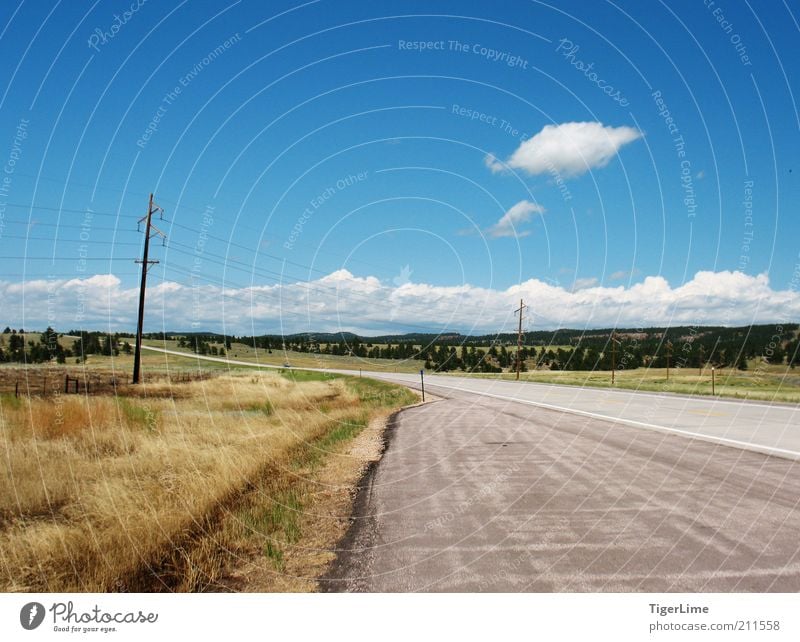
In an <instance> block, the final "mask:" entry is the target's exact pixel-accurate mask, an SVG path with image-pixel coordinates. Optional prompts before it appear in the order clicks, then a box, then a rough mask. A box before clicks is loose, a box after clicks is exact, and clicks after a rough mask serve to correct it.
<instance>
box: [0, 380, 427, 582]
mask: <svg viewBox="0 0 800 642" xmlns="http://www.w3.org/2000/svg"><path fill="white" fill-rule="evenodd" d="M414 401H416V395H414V394H413V393H411V392H410V391H408V390H407V389H405V388H400V387H396V386H391V385H388V384H384V383H380V382H374V381H369V380H368V379H358V378H349V377H338V376H330V375H327V374H321V373H301V372H287V373H283V374H280V373H265V372H253V371H244V372H239V373H225V372H222V371H220V372H219V376H216V377H214V378H212V379H208V380H205V381H196V382H190V383H184V384H177V385H176V384H163V383H161V384H159V383H150V384H144V385H142V386H140V387H138V388H136V394H135V395H130V396H121V395H117V396H111V395H97V396H85V395H58V394H57V395H55V396H53V397H49V398H44V399H43V398H38V397H32V398H27V397H20V398H15V397H14V396H13V395H5V396H3V397H2V398H0V443H2V446H1V447H2V449H3V452H4V459H5V462H4V466H3V468H2V472H0V563H1V564H2V570H0V590H2V591H115V590H125V591H135V590H144V591H150V590H159V589H169V590H192V591H196V590H205V589H213V588H217V587H219V586H220V585H224V582H223V583H222V584H220V583H221V582H222V578H224V577H225V574H226V572H227V569H228V568H229V567H230V565H231V564H232V563H234V562H235V560H237V559H240V558H241V556H242V552H243V551H249V552H251V553H252V551H254V550H255V551H256V553H257V555H258V557H259V558H260V559H261V560H262V562H263V565H264V566H265V567H266V568H268V569H270V570H271V572H272V575H271V576H270V578H271V579H270V581H272V580H274V581H275V582H278V583H279V582H280V578H281V575H282V572H283V568H284V566H285V564H286V561H287V557H289V556H291V555H294V556H295V557H297V555H298V554H299V555H302V554H303V551H306V550H308V549H307V548H306V547H304V546H303V545H302V544H303V538H304V537H306V536H309V534H308V533H304V532H303V525H304V524H305V523H306V522H307V520H306V518H305V515H304V509H305V507H306V505H307V504H309V503H310V502H313V501H316V499H315V498H316V496H317V495H318V491H319V487H318V485H319V484H318V481H316V475H317V472H318V471H319V470H322V469H323V468H325V467H326V466H328V463H329V462H330V461H331V460H336V459H341V458H344V459H347V456H346V455H345V454H343V453H344V451H343V449H344V448H345V447H346V445H347V444H348V443H350V442H351V441H352V440H353V439H354V438H355V437H356V436H357V435H359V433H360V432H361V431H362V430H363V429H364V427H365V426H367V425H368V424H369V423H370V421H371V420H373V419H374V418H376V417H381V416H385V415H387V414H389V413H390V412H392V411H393V410H394V409H396V408H398V407H400V406H402V405H406V404H408V403H412V402H414ZM345 521H346V520H345ZM312 535H318V534H316V533H314V534H312ZM298 551H300V553H298ZM275 585H276V586H278V585H279V584H275ZM270 586H273V585H272V584H270V583H269V582H267V583H266V584H265V585H264V586H262V589H263V590H270Z"/></svg>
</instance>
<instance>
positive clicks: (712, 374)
mask: <svg viewBox="0 0 800 642" xmlns="http://www.w3.org/2000/svg"><path fill="white" fill-rule="evenodd" d="M711 396H712V397H714V396H716V395H715V394H714V366H711Z"/></svg>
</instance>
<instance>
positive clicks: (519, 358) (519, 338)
mask: <svg viewBox="0 0 800 642" xmlns="http://www.w3.org/2000/svg"><path fill="white" fill-rule="evenodd" d="M527 307H528V306H527V305H525V304H524V303H523V302H522V299H520V300H519V308H518V309H517V310H514V313H515V314H516V313H517V312H519V331H518V332H517V381H519V371H520V369H521V368H522V354H521V353H522V311H523V310H524V309H525V308H527Z"/></svg>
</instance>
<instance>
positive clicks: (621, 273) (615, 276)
mask: <svg viewBox="0 0 800 642" xmlns="http://www.w3.org/2000/svg"><path fill="white" fill-rule="evenodd" d="M640 273H641V271H640V270H639V268H633V269H632V270H631V271H630V272H628V271H627V270H618V271H616V272H612V273H611V275H610V276H609V277H608V278H609V280H611V281H622V280H623V279H627V278H630V277H632V276H636V275H637V274H640Z"/></svg>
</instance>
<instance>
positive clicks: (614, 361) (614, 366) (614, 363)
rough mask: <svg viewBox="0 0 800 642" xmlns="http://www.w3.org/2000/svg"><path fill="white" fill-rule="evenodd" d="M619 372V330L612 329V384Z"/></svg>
mask: <svg viewBox="0 0 800 642" xmlns="http://www.w3.org/2000/svg"><path fill="white" fill-rule="evenodd" d="M616 372H617V331H616V330H612V331H611V385H612V386H613V385H614V374H615V373H616Z"/></svg>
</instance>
